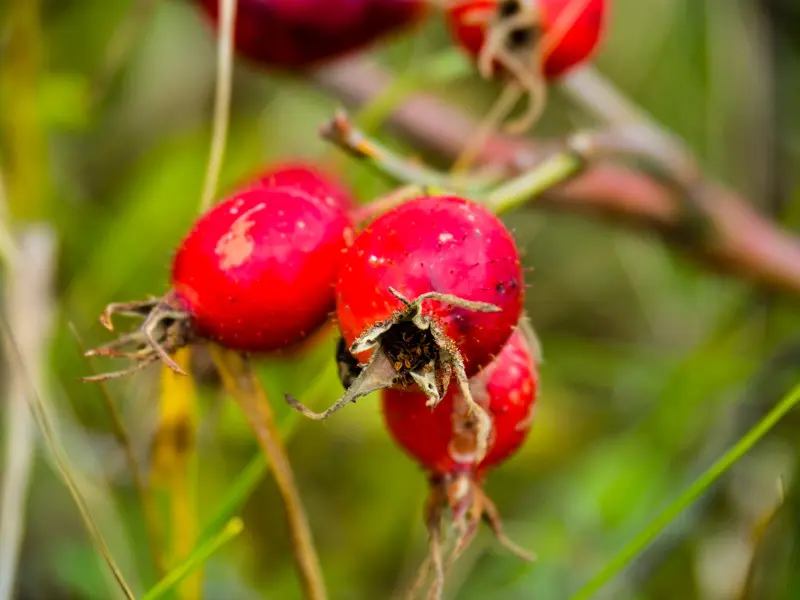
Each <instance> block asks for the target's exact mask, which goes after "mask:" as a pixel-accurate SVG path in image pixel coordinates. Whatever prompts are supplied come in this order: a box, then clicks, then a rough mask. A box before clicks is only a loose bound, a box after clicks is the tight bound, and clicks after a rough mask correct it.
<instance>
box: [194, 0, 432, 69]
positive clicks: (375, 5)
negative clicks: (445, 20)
mask: <svg viewBox="0 0 800 600" xmlns="http://www.w3.org/2000/svg"><path fill="white" fill-rule="evenodd" d="M199 2H200V5H201V6H202V8H203V10H204V11H205V12H206V13H207V14H208V16H209V17H210V18H211V20H212V21H213V22H214V23H215V26H216V24H217V21H218V11H219V0H199ZM237 2H238V4H237V7H236V24H235V30H234V39H235V45H236V49H237V51H238V52H239V53H240V54H242V55H243V56H246V57H248V58H250V59H251V60H253V61H255V62H257V63H260V64H262V65H264V66H267V67H270V68H281V69H301V68H306V67H310V66H314V65H317V64H319V63H321V62H324V61H326V60H329V59H332V58H336V57H338V56H341V55H343V54H346V53H349V52H352V51H355V50H358V49H359V48H363V47H365V46H368V45H369V44H371V43H373V42H374V41H376V40H378V39H379V38H381V37H384V36H386V35H388V34H390V33H392V32H394V31H397V30H400V29H402V28H404V27H407V26H409V25H411V24H413V23H415V22H416V21H418V20H419V19H420V18H421V17H422V16H423V15H424V14H425V12H426V8H427V0H237Z"/></svg>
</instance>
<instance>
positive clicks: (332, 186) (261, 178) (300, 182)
mask: <svg viewBox="0 0 800 600" xmlns="http://www.w3.org/2000/svg"><path fill="white" fill-rule="evenodd" d="M259 187H290V188H294V189H299V190H303V191H304V192H306V193H308V194H311V195H312V196H314V197H316V198H319V199H320V200H321V201H323V202H326V203H328V204H330V205H332V206H334V207H336V208H338V209H339V210H343V211H345V212H350V211H351V210H352V209H353V208H355V206H356V201H355V198H354V197H353V195H352V194H351V193H350V191H349V190H348V189H347V188H346V187H345V186H344V184H343V183H342V182H340V181H339V180H338V179H336V178H334V177H333V175H331V174H329V173H326V172H324V171H322V170H321V169H319V168H317V167H315V166H312V165H310V164H308V163H305V162H303V161H300V160H297V161H291V162H289V161H287V162H282V163H279V164H276V165H272V166H270V167H269V168H268V169H265V170H263V171H261V172H259V173H258V174H256V175H255V177H252V178H250V180H249V181H248V183H246V184H245V185H244V186H242V187H241V189H249V188H259Z"/></svg>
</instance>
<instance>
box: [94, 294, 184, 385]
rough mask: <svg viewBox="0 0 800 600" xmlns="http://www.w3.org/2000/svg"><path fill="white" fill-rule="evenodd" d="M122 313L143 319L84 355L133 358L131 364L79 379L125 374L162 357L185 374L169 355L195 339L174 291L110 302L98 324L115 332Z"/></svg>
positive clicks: (103, 378)
mask: <svg viewBox="0 0 800 600" xmlns="http://www.w3.org/2000/svg"><path fill="white" fill-rule="evenodd" d="M114 315H122V316H126V317H134V318H139V319H141V320H142V323H141V325H140V326H139V328H138V329H136V330H134V331H132V332H130V333H125V334H123V335H121V336H119V337H118V338H117V339H115V340H113V341H111V342H109V343H107V344H104V345H102V346H98V347H97V348H93V349H91V350H89V351H87V352H86V354H85V355H86V356H103V357H108V358H128V359H133V360H134V364H133V365H132V366H131V367H129V368H127V369H123V370H120V371H112V372H110V373H103V374H100V375H92V376H89V377H82V378H81V381H85V382H97V381H105V380H107V379H117V378H120V377H125V376H127V375H130V374H132V373H135V372H137V371H140V370H141V369H143V368H144V367H146V366H148V365H150V364H152V363H154V362H156V361H157V360H161V361H162V362H163V363H164V364H165V365H166V366H168V367H169V368H170V369H172V370H173V371H175V372H176V373H180V374H181V375H186V373H185V372H184V371H183V369H181V368H180V367H179V366H178V364H177V363H176V362H175V361H174V360H172V358H171V357H170V354H171V353H173V352H175V351H176V350H178V349H180V348H183V347H184V346H187V345H188V344H190V343H191V342H192V341H193V340H194V338H195V334H194V330H193V328H192V321H191V314H190V313H189V312H188V311H186V310H184V309H183V308H181V306H180V302H179V301H178V299H177V297H176V296H175V294H173V293H169V294H167V295H165V296H164V297H162V298H148V299H147V300H140V301H134V302H114V303H112V304H109V305H108V306H107V307H106V308H105V310H104V311H103V314H102V315H101V316H100V323H101V324H102V325H103V327H105V328H106V329H108V330H109V331H114V323H113V317H114Z"/></svg>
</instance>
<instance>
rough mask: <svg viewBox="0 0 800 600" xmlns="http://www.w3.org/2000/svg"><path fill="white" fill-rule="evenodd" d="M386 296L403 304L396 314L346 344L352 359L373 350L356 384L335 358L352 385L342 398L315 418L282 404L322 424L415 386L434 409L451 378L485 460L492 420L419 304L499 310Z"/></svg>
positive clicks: (433, 295) (434, 295) (443, 298)
mask: <svg viewBox="0 0 800 600" xmlns="http://www.w3.org/2000/svg"><path fill="white" fill-rule="evenodd" d="M389 291H390V292H391V293H392V295H393V296H395V297H396V298H397V299H398V300H400V302H402V303H403V308H401V309H400V310H397V311H395V312H394V313H393V314H392V315H391V317H390V318H389V319H387V320H385V321H381V322H379V323H376V324H374V325H373V326H372V327H370V328H369V329H367V330H366V331H365V332H364V333H362V334H361V335H360V336H359V337H358V338H357V339H356V340H355V341H354V342H353V343H352V344H351V345H350V348H349V353H350V354H351V355H352V356H358V355H359V354H362V353H364V352H368V351H372V355H371V357H370V359H369V362H368V363H367V364H366V365H358V369H357V370H358V371H360V372H358V375H357V376H356V377H355V378H354V379H353V378H352V375H353V374H354V373H355V369H354V368H353V367H352V364H350V365H348V364H346V363H343V361H342V359H341V357H340V358H339V366H340V374H342V373H344V376H342V379H343V383H345V382H350V385H349V386H348V387H347V390H346V391H345V393H344V395H343V396H342V397H341V398H340V399H339V400H337V401H336V402H335V403H334V404H333V405H331V406H330V407H329V408H327V409H326V410H324V411H322V412H319V413H318V412H314V411H312V410H310V409H309V408H307V407H306V406H304V405H303V404H301V403H300V402H299V401H298V400H296V399H295V398H293V397H292V396H290V395H288V394H287V395H286V401H287V402H288V403H289V404H290V405H291V406H292V407H294V408H295V409H297V410H299V411H300V412H301V413H303V414H304V415H305V416H307V417H309V418H312V419H315V420H323V419H327V418H328V417H329V416H330V415H332V414H333V413H335V412H338V411H339V410H341V409H342V408H344V407H345V406H346V405H347V404H349V403H351V402H355V401H356V400H358V398H361V397H362V396H366V395H367V394H370V393H372V392H375V391H377V390H380V389H384V388H389V387H394V386H398V387H403V388H405V387H410V386H411V385H413V384H416V386H417V387H418V388H419V389H420V391H422V392H423V393H424V394H425V395H426V396H427V397H428V401H427V403H426V405H427V406H429V407H431V408H435V407H436V405H437V404H439V402H441V400H442V398H443V397H444V395H445V394H446V393H447V388H448V385H449V383H450V379H451V377H453V376H455V378H456V381H457V382H458V385H459V388H460V390H461V392H462V394H463V396H464V399H465V402H466V404H467V406H468V408H469V411H470V413H471V416H472V417H473V418H474V419H475V421H476V423H477V425H476V430H477V438H478V442H477V445H478V451H477V453H478V455H480V456H483V455H484V454H485V453H486V448H487V443H488V438H489V434H490V432H491V427H492V423H491V419H490V418H489V415H488V414H487V413H486V411H485V409H484V408H483V407H481V406H480V405H479V404H478V403H477V402H476V401H475V400H474V399H473V397H472V394H471V393H470V391H469V380H468V379H467V374H466V370H465V369H464V360H463V358H462V356H461V352H459V350H458V348H457V347H456V345H455V344H454V343H453V341H452V340H451V339H450V338H449V337H448V336H447V335H446V334H445V333H444V332H443V331H442V329H441V327H440V326H439V325H438V324H437V322H436V320H435V319H434V318H433V317H431V316H430V315H428V314H426V313H425V312H423V310H422V305H423V303H424V302H425V301H428V300H434V301H438V302H441V303H443V304H449V305H452V306H456V307H459V308H463V309H466V310H471V311H476V312H499V311H500V308H499V307H497V306H495V305H493V304H489V303H487V302H474V301H471V300H465V299H463V298H459V297H458V296H454V295H452V294H443V293H439V292H427V293H425V294H421V295H420V296H417V298H415V299H414V300H413V301H411V300H409V299H408V298H406V297H405V296H404V295H403V294H401V293H400V292H399V291H397V290H396V289H394V288H389ZM339 355H341V353H339ZM343 367H344V368H343ZM348 367H349V368H348Z"/></svg>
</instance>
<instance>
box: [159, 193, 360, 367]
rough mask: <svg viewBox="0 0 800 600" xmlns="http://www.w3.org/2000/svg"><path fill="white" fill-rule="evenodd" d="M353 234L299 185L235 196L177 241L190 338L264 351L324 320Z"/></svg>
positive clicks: (177, 286) (176, 283)
mask: <svg viewBox="0 0 800 600" xmlns="http://www.w3.org/2000/svg"><path fill="white" fill-rule="evenodd" d="M352 236H353V231H352V228H351V225H350V222H349V220H348V218H347V216H346V215H345V213H344V212H343V211H341V210H339V209H338V208H337V207H336V206H333V205H332V204H331V203H330V202H326V201H323V200H321V199H320V198H318V197H316V196H313V195H311V194H309V193H308V192H306V191H303V190H301V189H293V188H287V187H261V188H255V189H250V190H245V191H243V192H241V193H237V194H235V195H233V196H232V197H230V198H229V199H227V200H225V201H224V202H222V203H220V204H218V205H217V206H215V207H214V208H212V209H211V210H210V211H208V212H207V213H206V214H204V215H203V216H202V217H201V218H200V219H199V220H198V221H197V223H196V224H195V226H194V228H193V229H192V231H191V232H190V233H189V234H188V235H187V237H186V238H185V239H184V240H183V243H182V244H181V246H180V248H179V249H178V252H177V254H176V255H175V260H174V262H173V266H172V285H173V289H174V291H175V293H176V294H177V296H178V298H179V300H180V302H181V303H182V304H183V306H182V307H181V308H183V309H184V310H186V311H187V312H188V313H189V314H190V315H191V319H192V325H193V328H194V331H195V333H196V334H197V335H199V336H201V337H206V338H210V339H213V340H215V341H217V342H219V343H220V344H222V345H224V346H226V347H228V348H232V349H235V350H243V351H249V352H268V351H271V350H275V349H278V348H282V347H284V346H288V345H291V344H294V343H296V342H298V341H300V340H302V339H303V338H304V337H306V336H307V335H309V334H311V333H312V332H314V331H315V330H316V329H317V328H318V327H319V326H321V325H322V324H323V322H324V321H325V319H326V318H327V316H328V314H329V313H330V311H331V310H332V308H333V306H334V288H333V285H334V283H335V280H336V272H337V269H338V266H339V262H340V260H341V258H342V251H343V250H344V248H345V247H346V246H347V243H348V241H349V240H350V239H352Z"/></svg>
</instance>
